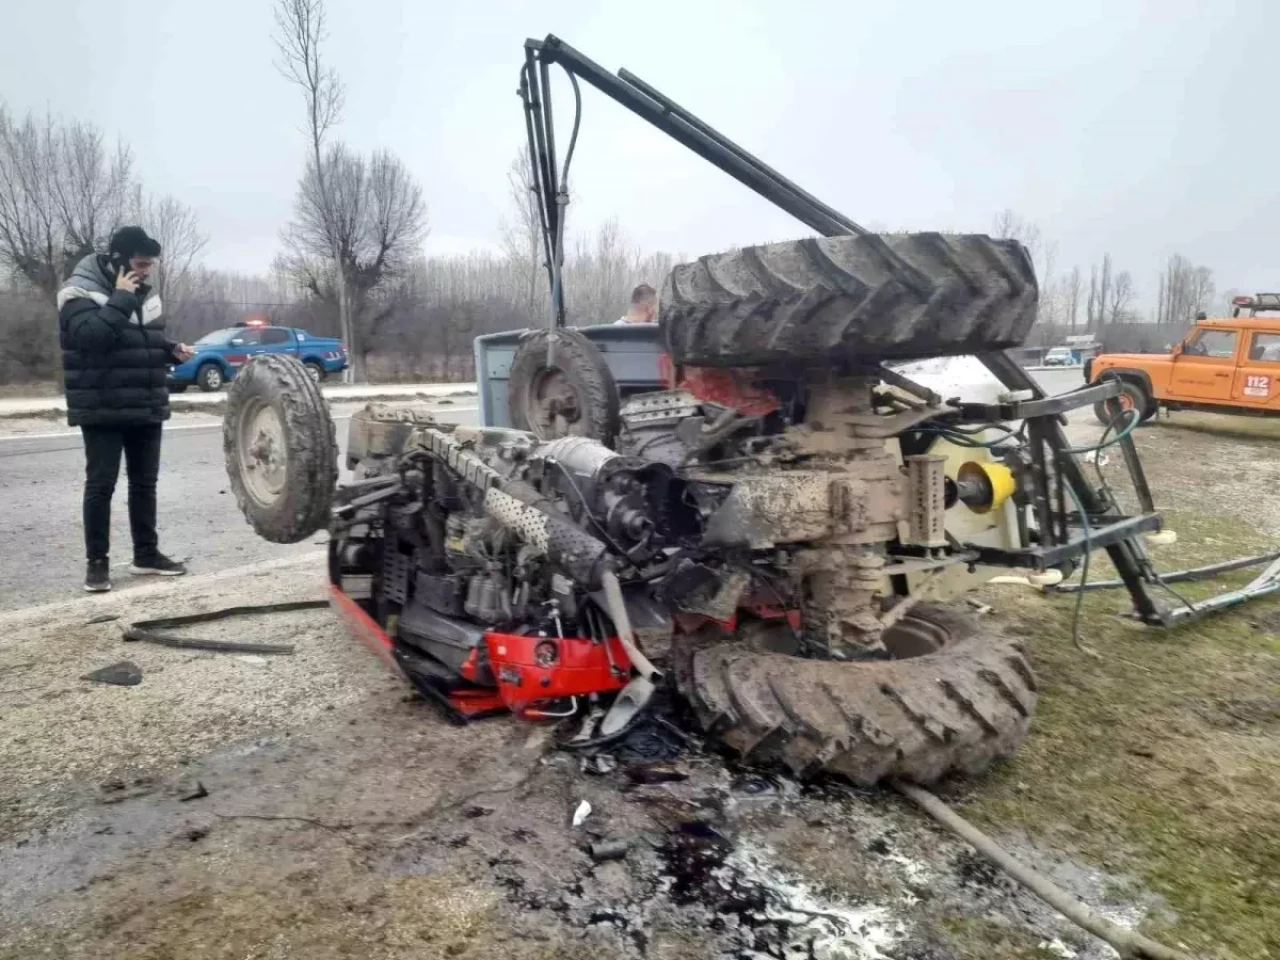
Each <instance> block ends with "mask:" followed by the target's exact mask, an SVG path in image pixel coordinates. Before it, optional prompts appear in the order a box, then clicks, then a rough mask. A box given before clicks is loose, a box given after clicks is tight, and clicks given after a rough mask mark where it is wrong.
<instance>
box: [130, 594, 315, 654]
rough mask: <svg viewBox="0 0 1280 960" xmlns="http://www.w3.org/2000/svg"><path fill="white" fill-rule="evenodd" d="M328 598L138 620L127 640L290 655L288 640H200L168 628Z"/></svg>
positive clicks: (289, 609)
mask: <svg viewBox="0 0 1280 960" xmlns="http://www.w3.org/2000/svg"><path fill="white" fill-rule="evenodd" d="M328 606H329V602H328V601H327V600H299V601H293V602H290V603H264V604H258V605H255V606H245V607H227V608H226V609H225V610H211V611H209V612H208V613H193V614H189V615H186V616H181V617H161V618H159V619H157V620H139V621H138V622H137V623H131V624H129V625H128V626H127V627H125V628H124V638H125V639H126V640H133V641H143V642H145V643H158V644H161V645H162V646H166V647H178V648H180V649H184V650H212V651H214V652H217V653H264V654H291V653H293V644H291V643H242V642H240V641H236V640H202V639H200V638H199V637H186V636H183V635H181V634H177V633H172V632H171V631H170V630H169V629H168V628H171V627H189V626H191V625H192V624H193V623H212V622H214V621H216V620H226V619H228V618H231V617H243V616H253V615H257V614H264V613H294V612H297V611H299V610H319V609H322V608H327V607H328Z"/></svg>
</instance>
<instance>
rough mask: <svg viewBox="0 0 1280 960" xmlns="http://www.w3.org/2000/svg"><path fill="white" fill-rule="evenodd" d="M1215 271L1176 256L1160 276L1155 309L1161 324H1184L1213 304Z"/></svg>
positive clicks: (1166, 264) (1178, 255)
mask: <svg viewBox="0 0 1280 960" xmlns="http://www.w3.org/2000/svg"><path fill="white" fill-rule="evenodd" d="M1213 295H1214V282H1213V271H1212V270H1210V269H1209V268H1208V267H1197V266H1195V265H1194V264H1192V263H1191V261H1190V260H1188V259H1187V258H1186V257H1184V256H1182V255H1181V254H1177V253H1175V254H1173V255H1172V256H1171V257H1169V259H1168V261H1167V262H1166V263H1165V267H1164V271H1163V272H1162V273H1161V274H1160V293H1159V296H1158V299H1157V306H1156V321H1157V322H1158V323H1167V324H1181V323H1186V322H1187V321H1188V320H1190V319H1192V318H1193V317H1195V315H1196V314H1197V313H1200V312H1201V311H1206V312H1207V311H1208V310H1209V308H1210V307H1211V306H1212V304H1213Z"/></svg>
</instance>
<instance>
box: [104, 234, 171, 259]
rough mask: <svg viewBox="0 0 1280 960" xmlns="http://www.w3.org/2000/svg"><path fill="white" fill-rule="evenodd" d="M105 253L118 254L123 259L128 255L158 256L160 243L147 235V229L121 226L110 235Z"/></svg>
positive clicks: (128, 256)
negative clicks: (109, 241)
mask: <svg viewBox="0 0 1280 960" xmlns="http://www.w3.org/2000/svg"><path fill="white" fill-rule="evenodd" d="M107 253H108V254H111V255H115V254H119V255H120V256H121V257H123V258H124V259H125V260H128V259H129V258H130V257H158V256H160V243H159V241H157V240H155V239H154V238H152V237H149V236H147V231H145V230H143V229H142V228H141V227H121V228H120V229H119V230H117V231H116V232H115V233H113V234H112V235H111V243H110V245H109V246H108V247H107Z"/></svg>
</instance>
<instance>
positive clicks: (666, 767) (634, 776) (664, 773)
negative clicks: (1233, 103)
mask: <svg viewBox="0 0 1280 960" xmlns="http://www.w3.org/2000/svg"><path fill="white" fill-rule="evenodd" d="M627 778H628V779H629V780H630V781H631V782H632V783H641V784H654V783H680V782H681V781H683V780H688V779H689V774H688V773H687V772H686V771H684V770H682V769H680V768H679V767H677V766H676V765H674V764H671V763H644V764H638V765H636V766H634V767H628V768H627Z"/></svg>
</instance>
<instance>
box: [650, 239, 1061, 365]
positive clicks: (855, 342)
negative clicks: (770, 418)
mask: <svg viewBox="0 0 1280 960" xmlns="http://www.w3.org/2000/svg"><path fill="white" fill-rule="evenodd" d="M1037 299H1038V289H1037V286H1036V276H1035V270H1034V269H1033V267H1032V265H1031V259H1030V257H1029V256H1028V255H1027V251H1026V249H1025V248H1024V247H1023V246H1022V245H1021V244H1020V243H1018V242H1017V241H1015V240H993V239H992V238H991V237H988V236H985V235H982V234H961V235H943V234H940V233H913V234H902V235H897V236H894V235H889V234H886V235H884V236H879V235H876V234H870V235H868V236H848V237H830V238H812V239H807V240H795V241H790V242H787V243H773V244H769V245H767V246H760V247H746V248H745V249H742V250H734V251H731V252H730V253H722V254H717V255H713V256H706V257H702V258H700V259H699V260H697V261H695V262H694V263H685V264H680V265H678V266H676V267H675V268H674V269H672V271H671V273H670V274H669V275H668V276H667V279H666V282H665V284H664V286H663V289H662V298H661V305H662V306H661V322H662V327H663V335H664V337H665V339H666V343H667V349H668V350H669V352H670V354H671V358H672V360H674V361H675V362H676V363H677V364H690V365H692V366H709V367H736V366H769V365H794V364H797V363H800V364H804V365H806V366H815V365H830V364H847V363H861V364H867V363H877V362H879V361H880V360H882V359H897V360H908V359H920V358H926V357H936V356H948V355H956V354H969V353H982V352H984V351H991V350H1003V349H1007V348H1009V347H1015V346H1017V345H1018V344H1020V343H1022V341H1023V340H1024V339H1025V338H1026V335H1027V332H1028V331H1029V330H1030V329H1031V325H1032V323H1034V322H1035V317H1036V303H1037Z"/></svg>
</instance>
